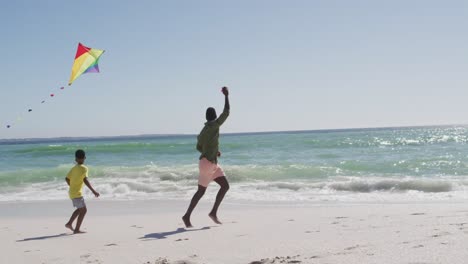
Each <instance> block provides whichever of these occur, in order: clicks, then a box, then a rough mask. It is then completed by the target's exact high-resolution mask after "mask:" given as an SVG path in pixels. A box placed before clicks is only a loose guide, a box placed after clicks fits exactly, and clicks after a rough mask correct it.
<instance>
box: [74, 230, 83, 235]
mask: <svg viewBox="0 0 468 264" xmlns="http://www.w3.org/2000/svg"><path fill="white" fill-rule="evenodd" d="M84 233H86V232H85V231H81V230H75V231H73V234H84Z"/></svg>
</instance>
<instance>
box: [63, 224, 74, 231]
mask: <svg viewBox="0 0 468 264" xmlns="http://www.w3.org/2000/svg"><path fill="white" fill-rule="evenodd" d="M65 227H66V228H68V229H70V230H71V231H72V232H75V230H73V226H72V225H71V224H65Z"/></svg>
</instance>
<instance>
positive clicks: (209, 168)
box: [198, 158, 225, 187]
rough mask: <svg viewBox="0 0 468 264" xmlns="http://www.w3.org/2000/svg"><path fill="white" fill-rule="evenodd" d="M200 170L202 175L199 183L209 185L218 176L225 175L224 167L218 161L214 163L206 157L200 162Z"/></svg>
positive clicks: (204, 185) (199, 177)
mask: <svg viewBox="0 0 468 264" xmlns="http://www.w3.org/2000/svg"><path fill="white" fill-rule="evenodd" d="M198 170H199V171H200V176H198V185H201V186H203V187H208V184H209V183H210V182H211V181H213V180H214V179H216V178H219V177H222V176H225V175H224V171H223V169H222V168H221V167H220V166H219V165H218V164H216V163H213V162H211V161H209V160H207V159H206V158H203V159H201V160H200V161H199V162H198Z"/></svg>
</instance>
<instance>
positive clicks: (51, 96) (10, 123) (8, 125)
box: [2, 86, 65, 128]
mask: <svg viewBox="0 0 468 264" xmlns="http://www.w3.org/2000/svg"><path fill="white" fill-rule="evenodd" d="M64 89H65V87H64V86H60V87H59V88H58V92H61V91H62V90H64ZM56 95H57V92H56V91H52V92H50V93H49V97H50V98H54V97H55V96H56ZM46 102H48V101H47V100H45V99H44V100H42V101H41V105H42V104H44V103H46ZM32 111H33V108H28V109H27V110H26V111H25V112H22V113H19V114H18V115H17V116H16V119H15V120H14V121H13V122H9V123H7V124H6V128H11V127H13V126H15V125H16V124H18V123H20V122H21V121H23V120H24V119H25V117H24V115H25V113H28V114H29V113H31V112H32ZM2 126H4V125H3V124H2Z"/></svg>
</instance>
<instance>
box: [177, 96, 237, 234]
mask: <svg viewBox="0 0 468 264" xmlns="http://www.w3.org/2000/svg"><path fill="white" fill-rule="evenodd" d="M221 91H222V93H223V94H224V110H223V113H222V114H221V115H220V116H219V118H218V117H217V115H216V110H215V109H214V108H213V107H209V108H208V109H206V121H207V122H206V123H205V126H204V127H203V129H202V131H201V132H200V134H199V135H198V138H197V139H198V142H197V150H198V151H199V152H200V153H201V155H200V158H199V163H198V169H199V177H198V190H197V192H196V193H195V194H194V195H193V198H192V200H191V202H190V205H189V207H188V209H187V212H186V213H185V215H184V216H183V217H182V220H183V221H184V224H185V226H186V227H187V228H189V227H192V223H191V222H190V215H191V214H192V211H193V209H195V206H196V205H197V203H198V201H200V199H201V198H202V196H203V195H204V194H205V191H206V188H207V187H208V184H209V183H210V182H211V181H215V182H216V183H217V184H219V186H220V187H221V188H220V189H219V191H218V194H217V195H216V201H215V203H214V205H213V209H212V210H211V212H210V213H209V214H208V216H209V217H210V218H211V219H212V220H213V221H214V222H215V223H217V224H221V222H220V221H219V219H218V216H217V213H218V207H219V205H220V204H221V201H222V200H223V198H224V195H225V194H226V192H227V191H228V190H229V183H228V181H227V179H226V176H225V174H224V171H223V169H222V168H221V167H220V166H219V165H218V157H220V156H221V152H219V149H218V147H219V141H218V139H219V127H220V126H221V125H222V124H223V123H224V121H226V119H227V117H228V116H229V91H228V89H227V87H223V88H222V90H221Z"/></svg>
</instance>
